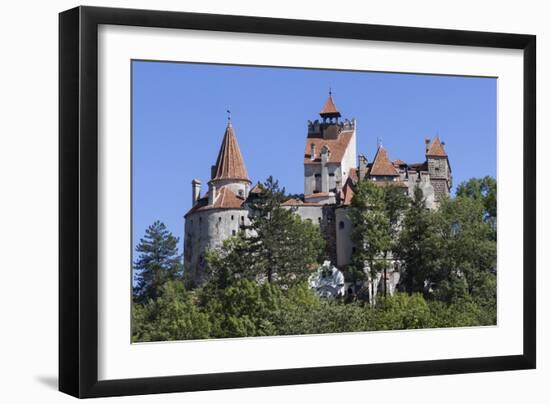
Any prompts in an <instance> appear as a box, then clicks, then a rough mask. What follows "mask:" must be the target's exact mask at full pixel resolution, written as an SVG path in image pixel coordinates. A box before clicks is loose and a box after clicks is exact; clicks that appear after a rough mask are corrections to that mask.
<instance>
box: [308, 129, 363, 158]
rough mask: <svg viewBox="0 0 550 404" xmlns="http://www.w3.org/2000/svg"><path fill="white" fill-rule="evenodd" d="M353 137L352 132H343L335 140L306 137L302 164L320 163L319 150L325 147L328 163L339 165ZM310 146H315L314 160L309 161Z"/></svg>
mask: <svg viewBox="0 0 550 404" xmlns="http://www.w3.org/2000/svg"><path fill="white" fill-rule="evenodd" d="M352 136H353V131H352V130H343V131H342V132H340V133H339V134H338V137H337V138H336V139H323V138H322V137H313V136H312V137H309V136H308V137H307V139H306V149H305V151H304V164H316V163H317V164H318V163H321V149H322V148H323V146H327V147H328V148H329V150H330V157H329V159H328V161H329V163H340V162H341V161H342V159H343V158H344V154H345V152H346V149H347V148H348V145H349V142H350V140H351V138H352ZM311 145H315V156H314V157H315V158H314V159H313V160H312V159H311Z"/></svg>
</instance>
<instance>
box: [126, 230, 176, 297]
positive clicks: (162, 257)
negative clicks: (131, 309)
mask: <svg viewBox="0 0 550 404" xmlns="http://www.w3.org/2000/svg"><path fill="white" fill-rule="evenodd" d="M178 242H179V238H177V237H174V235H172V233H171V232H170V231H168V229H167V228H166V226H165V225H164V223H162V222H160V221H158V220H157V221H155V222H154V223H153V224H152V225H150V226H149V227H148V228H147V229H146V230H145V236H144V237H143V238H142V239H140V241H139V244H138V245H137V247H136V251H137V252H138V253H140V255H139V257H138V259H137V260H136V261H134V270H135V273H134V279H135V286H134V300H135V301H136V302H139V303H145V302H147V301H148V300H149V299H153V300H154V299H156V298H157V297H158V296H159V292H160V288H161V287H162V285H163V284H164V283H165V282H167V281H168V280H171V279H177V278H179V277H181V273H182V264H181V255H179V254H178Z"/></svg>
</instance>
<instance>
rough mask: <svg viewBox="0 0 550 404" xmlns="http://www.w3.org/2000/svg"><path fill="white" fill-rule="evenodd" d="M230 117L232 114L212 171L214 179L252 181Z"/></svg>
mask: <svg viewBox="0 0 550 404" xmlns="http://www.w3.org/2000/svg"><path fill="white" fill-rule="evenodd" d="M230 118H231V115H229V119H228V121H227V128H226V129H225V134H224V136H223V141H222V144H221V147H220V152H219V153H218V158H217V159H216V165H215V166H214V170H213V172H212V180H228V179H231V180H243V181H248V182H250V179H249V178H248V173H247V172H246V167H245V165H244V160H243V157H242V155H241V150H240V148H239V144H238V143H237V137H236V136H235V130H234V129H233V125H232V124H231V119H230Z"/></svg>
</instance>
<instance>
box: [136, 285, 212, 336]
mask: <svg viewBox="0 0 550 404" xmlns="http://www.w3.org/2000/svg"><path fill="white" fill-rule="evenodd" d="M159 292H160V293H159V296H158V298H157V299H156V300H150V301H149V302H148V303H147V304H145V305H141V304H139V303H134V305H133V308H132V330H133V333H132V334H133V336H132V340H133V341H134V342H138V341H139V342H147V341H168V340H185V339H201V338H208V337H209V335H210V327H211V326H210V323H209V321H208V316H207V315H206V314H205V313H203V312H201V311H200V310H199V308H198V307H197V305H196V303H195V301H194V300H195V299H193V296H192V295H191V294H190V293H189V292H187V291H186V290H185V287H184V285H183V281H182V280H169V281H166V282H165V283H164V285H162V287H161V288H160V291H159Z"/></svg>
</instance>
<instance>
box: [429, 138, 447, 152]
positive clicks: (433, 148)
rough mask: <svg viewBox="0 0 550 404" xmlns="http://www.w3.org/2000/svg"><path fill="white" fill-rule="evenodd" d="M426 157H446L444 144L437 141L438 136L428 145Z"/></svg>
mask: <svg viewBox="0 0 550 404" xmlns="http://www.w3.org/2000/svg"><path fill="white" fill-rule="evenodd" d="M426 156H430V157H447V152H445V147H444V143H442V142H441V140H439V135H437V136H436V137H435V139H434V140H433V141H432V142H431V143H430V145H429V147H428V151H427V152H426Z"/></svg>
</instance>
